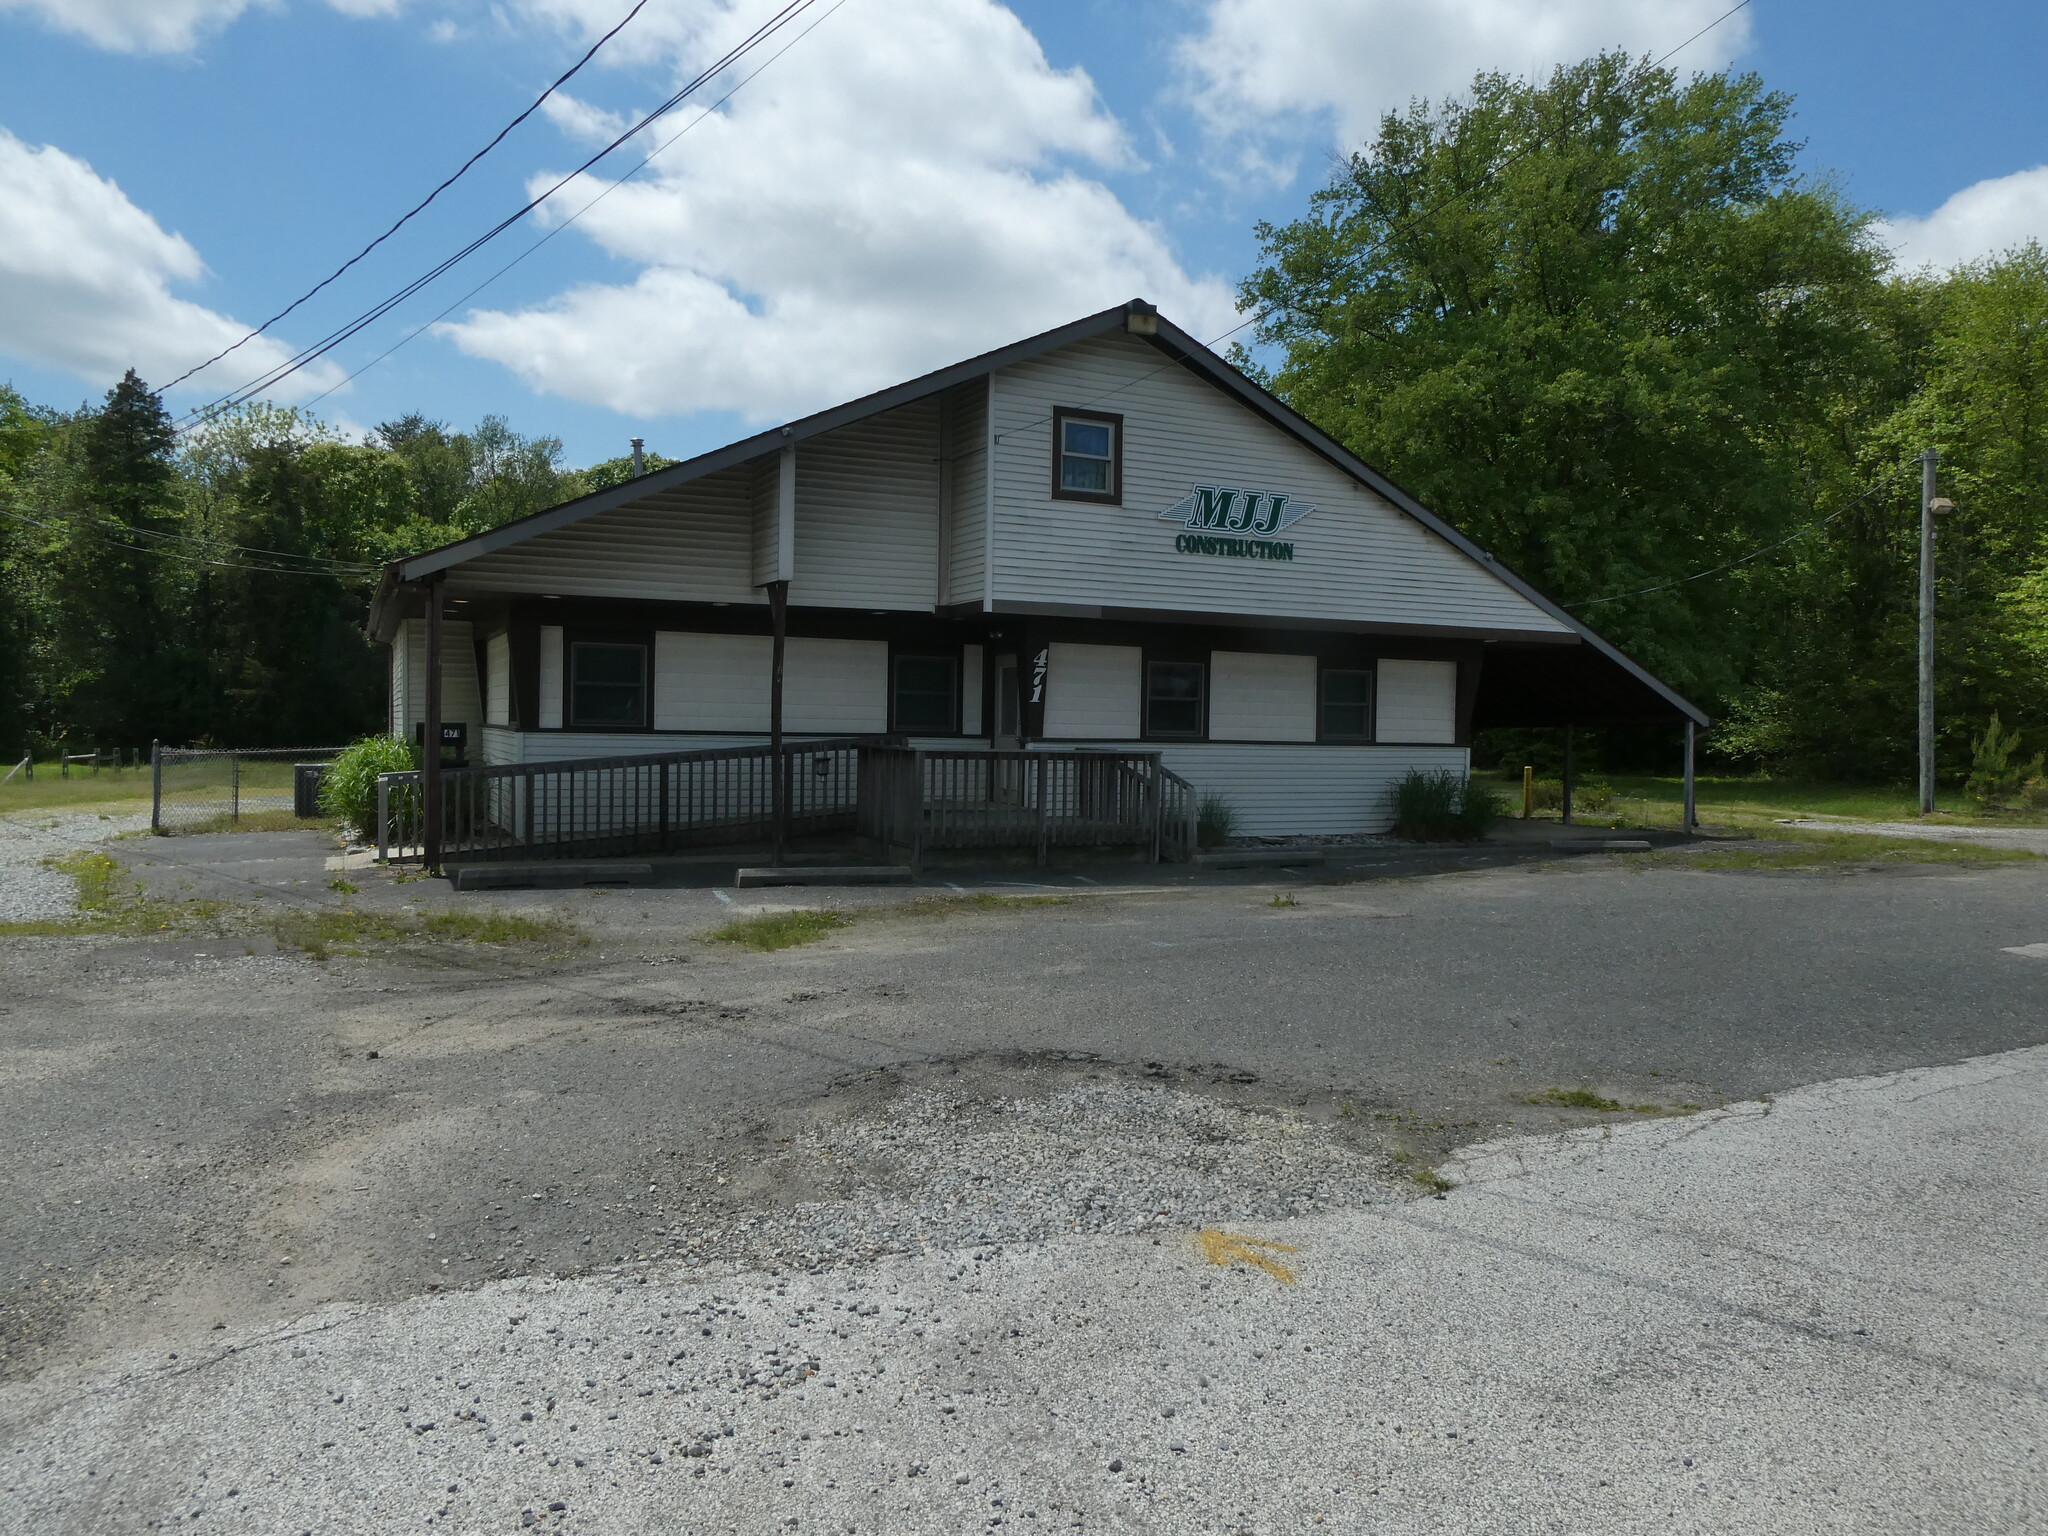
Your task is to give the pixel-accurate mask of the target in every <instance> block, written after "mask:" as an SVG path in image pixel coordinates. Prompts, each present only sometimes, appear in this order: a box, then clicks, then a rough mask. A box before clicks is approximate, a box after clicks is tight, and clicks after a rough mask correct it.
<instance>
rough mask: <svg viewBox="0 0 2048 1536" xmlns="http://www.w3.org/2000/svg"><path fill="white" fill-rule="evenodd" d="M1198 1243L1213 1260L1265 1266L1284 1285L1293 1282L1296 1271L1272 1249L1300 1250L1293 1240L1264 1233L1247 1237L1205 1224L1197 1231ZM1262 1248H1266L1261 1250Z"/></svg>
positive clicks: (1284, 1251) (1296, 1251)
mask: <svg viewBox="0 0 2048 1536" xmlns="http://www.w3.org/2000/svg"><path fill="white" fill-rule="evenodd" d="M1195 1247H1196V1248H1197V1249H1199V1250H1200V1252H1201V1255H1202V1257H1203V1258H1205V1259H1207V1260H1208V1261H1209V1262H1210V1263H1211V1264H1221V1265H1224V1266H1226V1267H1227V1266H1229V1265H1230V1264H1233V1263H1244V1264H1249V1265H1251V1266H1252V1267H1253V1268H1254V1269H1263V1270H1264V1271H1265V1272H1266V1273H1267V1274H1269V1275H1271V1276H1272V1277H1273V1278H1274V1279H1275V1280H1278V1281H1279V1282H1280V1283H1281V1284H1282V1285H1292V1284H1294V1271H1293V1270H1291V1269H1289V1268H1288V1267H1287V1266H1286V1265H1285V1264H1282V1263H1281V1262H1280V1261H1279V1260H1278V1259H1275V1258H1271V1257H1269V1256H1268V1254H1270V1253H1299V1252H1300V1251H1301V1250H1300V1249H1298V1248H1296V1247H1294V1246H1293V1245H1292V1244H1291V1243H1275V1242H1271V1241H1268V1240H1267V1239H1266V1238H1263V1237H1245V1236H1243V1235H1242V1234H1240V1233H1237V1232H1223V1231H1219V1230H1218V1229H1217V1228H1215V1227H1205V1228H1204V1229H1203V1230H1202V1231H1200V1232H1197V1233H1196V1234H1195ZM1261 1249H1265V1250H1267V1252H1263V1253H1262V1252H1260V1250H1261Z"/></svg>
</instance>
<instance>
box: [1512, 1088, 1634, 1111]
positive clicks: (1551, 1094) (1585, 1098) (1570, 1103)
mask: <svg viewBox="0 0 2048 1536" xmlns="http://www.w3.org/2000/svg"><path fill="white" fill-rule="evenodd" d="M1522 1102H1523V1103H1524V1104H1555V1105H1557V1106H1558V1107H1559V1108H1561V1109H1597V1110H1599V1111H1601V1112H1602V1113H1603V1114H1620V1113H1622V1112H1623V1111H1626V1112H1628V1113H1630V1114H1637V1115H1661V1114H1663V1113H1664V1106H1663V1105H1662V1104H1624V1103H1622V1102H1621V1101H1620V1100H1619V1099H1604V1098H1602V1097H1601V1096H1600V1095H1599V1094H1597V1093H1594V1092H1593V1091H1592V1090H1591V1089H1588V1088H1546V1089H1544V1090H1543V1091H1542V1092H1541V1093H1532V1094H1530V1095H1529V1097H1527V1098H1526V1099H1524V1100H1522Z"/></svg>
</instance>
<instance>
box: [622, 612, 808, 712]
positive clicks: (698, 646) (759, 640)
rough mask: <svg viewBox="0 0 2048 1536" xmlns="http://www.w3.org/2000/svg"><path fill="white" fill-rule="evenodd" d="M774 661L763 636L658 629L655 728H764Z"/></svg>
mask: <svg viewBox="0 0 2048 1536" xmlns="http://www.w3.org/2000/svg"><path fill="white" fill-rule="evenodd" d="M774 665H775V642H774V641H772V640H770V639H769V638H768V637H767V636H766V635H691V634H676V633H672V632H670V631H667V630H663V631H661V632H659V633H657V634H656V635H655V637H654V728H655V729H656V730H657V731H765V730H767V729H768V686H769V682H770V674H771V672H772V671H773V669H774ZM785 686H786V684H785Z"/></svg>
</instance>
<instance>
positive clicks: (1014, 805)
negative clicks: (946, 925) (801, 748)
mask: <svg viewBox="0 0 2048 1536" xmlns="http://www.w3.org/2000/svg"><path fill="white" fill-rule="evenodd" d="M860 759H861V785H860V791H861V792H860V805H859V811H858V817H857V820H856V823H855V826H856V828H857V830H858V831H859V832H860V834H861V835H862V836H863V837H864V838H866V839H867V840H868V841H869V842H870V843H872V844H873V845H874V847H875V849H876V851H877V852H878V853H880V854H881V855H882V856H883V857H885V858H892V859H894V858H901V859H904V860H906V861H907V862H909V863H910V864H911V865H912V866H913V867H914V866H916V865H917V864H918V863H919V862H920V861H921V860H922V858H923V856H924V854H925V852H926V851H927V850H931V849H940V848H1030V849H1032V850H1033V851H1034V852H1035V853H1036V854H1037V856H1038V861H1039V862H1040V863H1041V864H1042V863H1044V862H1045V861H1046V858H1047V857H1048V854H1049V851H1050V850H1051V849H1053V848H1056V847H1070V848H1071V847H1096V846H1101V845H1107V844H1123V845H1131V844H1136V845H1138V846H1140V847H1143V848H1145V849H1147V850H1148V851H1149V852H1150V854H1151V856H1152V858H1153V859H1154V860H1157V859H1159V858H1161V857H1162V856H1165V857H1176V856H1177V857H1182V858H1185V857H1186V853H1185V851H1184V849H1185V847H1187V846H1189V845H1190V840H1191V836H1192V813H1191V811H1188V812H1186V813H1184V807H1191V806H1192V805H1193V796H1192V791H1191V790H1190V789H1189V787H1188V784H1187V781H1186V780H1185V779H1181V778H1179V777H1177V776H1175V775H1172V774H1170V773H1168V772H1167V770H1165V769H1164V768H1162V767H1161V766H1160V763H1159V754H1158V753H1157V752H1123V751H1101V752H1094V751H1088V750H1086V749H1083V750H1080V751H1063V752H1021V751H1019V752H1003V751H986V750H981V749H967V748H962V749H954V748H939V749H930V748H911V747H867V748H864V749H862V751H861V754H860ZM1169 806H1171V807H1172V809H1173V814H1174V816H1175V817H1176V818H1177V819H1176V820H1175V821H1174V824H1173V826H1172V827H1171V828H1168V827H1167V826H1166V825H1165V824H1164V823H1165V817H1166V815H1167V812H1168V809H1169Z"/></svg>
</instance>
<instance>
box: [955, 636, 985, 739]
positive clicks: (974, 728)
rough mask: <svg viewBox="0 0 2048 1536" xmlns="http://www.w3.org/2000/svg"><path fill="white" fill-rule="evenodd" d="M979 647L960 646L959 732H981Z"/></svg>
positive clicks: (969, 733) (962, 733) (967, 733)
mask: <svg viewBox="0 0 2048 1536" xmlns="http://www.w3.org/2000/svg"><path fill="white" fill-rule="evenodd" d="M981 668H982V661H981V647H980V646H978V645H963V646H962V647H960V734H961V735H963V736H979V735H980V734H981Z"/></svg>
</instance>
